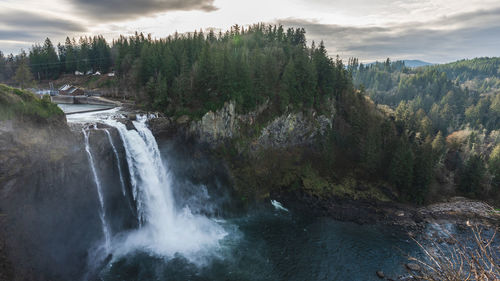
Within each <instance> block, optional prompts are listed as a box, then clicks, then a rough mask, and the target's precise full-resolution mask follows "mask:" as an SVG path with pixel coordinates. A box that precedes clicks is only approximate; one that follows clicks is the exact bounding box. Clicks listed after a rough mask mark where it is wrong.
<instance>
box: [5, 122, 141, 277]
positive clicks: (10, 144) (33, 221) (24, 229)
mask: <svg viewBox="0 0 500 281" xmlns="http://www.w3.org/2000/svg"><path fill="white" fill-rule="evenodd" d="M91 142H92V148H93V153H94V154H95V157H96V158H98V159H99V160H100V161H99V163H102V165H104V166H106V165H108V166H112V165H113V164H114V162H113V154H112V152H111V149H110V148H109V147H108V146H109V143H108V142H107V138H106V136H105V135H104V134H102V135H100V134H99V132H97V133H96V134H95V135H91ZM108 166H106V167H99V169H108V171H112V169H113V167H108ZM115 168H116V167H115ZM109 174H110V175H114V176H116V175H117V173H109ZM102 180H103V181H113V182H115V183H116V182H119V181H116V179H108V178H102ZM110 187H111V188H110V191H109V193H108V194H106V196H107V198H113V197H116V195H114V194H119V195H120V196H122V195H121V191H119V190H120V189H119V187H116V188H113V186H112V185H110ZM113 190H117V192H115V191H113ZM110 201H113V199H110ZM115 201H117V200H115ZM110 207H113V206H110ZM98 210H99V201H98V195H97V193H96V188H95V186H94V184H93V178H92V176H91V172H90V169H89V165H88V159H87V156H86V154H85V150H84V146H83V141H82V136H81V134H80V132H79V131H76V132H72V131H70V129H69V128H68V126H67V125H66V122H65V117H64V116H59V117H58V118H57V119H51V120H47V121H46V122H43V123H34V122H32V121H26V120H25V121H20V120H8V121H2V122H0V264H2V265H6V268H4V270H1V269H0V271H2V274H0V280H9V281H15V280H51V281H57V280H80V279H81V277H82V275H83V274H84V273H85V272H86V271H87V268H86V264H87V262H88V260H91V258H90V257H89V256H88V254H89V249H90V250H91V249H93V248H95V247H96V245H97V242H98V241H100V239H101V238H102V231H101V225H100V220H99V213H98ZM113 210H114V211H117V209H116V208H114V207H113ZM114 215H115V214H114ZM118 217H120V216H119V215H118ZM127 217H133V216H127ZM127 223H128V222H123V221H119V220H118V221H116V223H115V224H114V225H112V227H115V228H123V227H124V225H125V224H127Z"/></svg>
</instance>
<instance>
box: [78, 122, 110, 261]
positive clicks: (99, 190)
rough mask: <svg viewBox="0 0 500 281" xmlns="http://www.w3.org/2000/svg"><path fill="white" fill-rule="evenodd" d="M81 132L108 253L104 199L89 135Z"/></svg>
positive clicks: (107, 231)
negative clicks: (94, 186)
mask: <svg viewBox="0 0 500 281" xmlns="http://www.w3.org/2000/svg"><path fill="white" fill-rule="evenodd" d="M82 131H83V136H84V138H85V151H86V152H87V156H88V159H89V164H90V168H91V171H92V175H93V176H94V183H95V185H96V188H97V194H98V196H99V203H100V205H101V209H100V211H99V217H100V218H101V224H102V232H103V234H104V247H105V249H106V252H109V251H110V248H111V235H110V231H109V227H108V223H107V222H106V212H105V210H106V209H105V208H104V198H103V195H102V187H101V181H100V180H99V177H98V176H97V170H96V168H95V164H94V158H93V157H92V153H91V152H90V144H89V135H88V133H87V131H86V130H85V128H84V129H82Z"/></svg>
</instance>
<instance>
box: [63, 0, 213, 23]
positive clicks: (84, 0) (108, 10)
mask: <svg viewBox="0 0 500 281" xmlns="http://www.w3.org/2000/svg"><path fill="white" fill-rule="evenodd" d="M69 1H70V3H71V4H73V5H74V6H75V7H76V10H75V11H78V10H79V9H80V10H83V11H82V12H83V15H84V16H86V17H89V18H93V19H97V20H100V21H119V20H130V19H131V18H137V17H141V16H148V15H153V14H157V13H161V12H166V11H192V10H201V11H205V12H211V11H215V10H217V8H216V7H215V6H214V0H69Z"/></svg>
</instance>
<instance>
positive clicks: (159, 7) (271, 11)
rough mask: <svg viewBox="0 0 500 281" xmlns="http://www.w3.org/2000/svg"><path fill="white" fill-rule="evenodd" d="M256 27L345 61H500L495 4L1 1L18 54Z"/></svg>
mask: <svg viewBox="0 0 500 281" xmlns="http://www.w3.org/2000/svg"><path fill="white" fill-rule="evenodd" d="M258 22H265V23H281V24H283V25H285V26H295V27H305V28H306V31H307V38H308V40H309V42H311V41H312V40H315V41H320V40H324V42H325V45H326V47H327V48H328V51H329V53H330V55H332V56H335V55H337V54H338V55H340V56H341V57H342V58H344V59H345V58H348V57H358V58H359V59H360V60H361V61H374V60H382V59H384V58H387V57H391V58H392V59H420V60H425V61H429V62H434V63H441V62H448V61H454V60H457V59H462V58H473V57H480V56H500V1H499V0H251V1H240V0H1V2H0V50H2V51H3V52H4V53H10V52H13V53H18V52H19V50H20V49H21V48H24V49H25V50H27V49H29V48H30V46H31V45H32V44H33V43H42V42H43V40H44V39H45V37H49V38H51V39H52V40H53V42H59V41H61V42H63V41H64V38H65V37H66V36H70V37H79V36H82V35H97V34H102V35H104V36H105V37H106V38H108V39H112V38H116V37H118V36H119V35H120V34H122V35H130V34H133V33H134V32H135V31H142V32H144V33H151V34H152V36H153V37H164V36H167V35H169V34H172V33H173V32H175V31H178V32H188V31H194V30H195V29H196V30H199V29H200V28H201V29H206V28H217V29H219V28H220V29H223V30H225V29H228V28H229V27H230V26H231V25H233V24H236V23H237V24H240V25H248V24H252V23H258Z"/></svg>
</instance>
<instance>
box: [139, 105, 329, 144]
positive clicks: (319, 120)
mask: <svg viewBox="0 0 500 281" xmlns="http://www.w3.org/2000/svg"><path fill="white" fill-rule="evenodd" d="M268 106H269V104H268V103H264V104H263V105H261V106H260V107H258V108H257V109H256V110H255V111H253V112H249V113H247V114H238V113H236V110H235V103H234V102H226V103H225V104H224V106H223V107H222V108H221V109H219V110H217V111H215V112H213V111H209V112H207V113H206V114H205V115H203V117H202V118H201V120H191V119H190V118H189V117H188V116H186V115H183V116H180V117H178V118H177V119H172V118H169V117H158V118H154V119H151V120H150V121H149V126H150V128H151V129H152V131H153V133H154V134H155V135H157V136H166V137H172V136H174V135H179V134H180V135H184V136H187V137H193V138H195V139H196V140H197V141H198V142H201V143H207V144H209V145H210V147H212V148H215V147H217V146H219V145H221V144H223V143H224V142H226V141H228V140H232V139H235V138H238V137H242V130H241V129H242V127H243V126H245V127H252V126H255V125H256V122H257V121H256V120H257V119H258V118H259V115H261V114H262V113H263V112H264V111H265V110H267V109H268ZM334 115H335V109H334V106H333V103H332V106H331V110H330V114H329V116H327V115H318V114H317V113H316V112H315V111H310V112H307V113H303V112H290V113H286V114H283V115H281V116H277V117H275V118H274V119H271V120H270V121H268V122H267V124H259V125H258V126H259V127H262V128H261V129H260V132H259V134H258V135H257V136H252V138H254V139H252V140H251V143H252V149H253V150H258V149H259V148H286V147H290V146H297V145H308V144H311V143H312V142H313V141H314V139H315V138H316V136H318V135H323V134H324V133H325V132H326V131H327V129H331V128H332V126H333V120H334ZM243 137H246V136H243Z"/></svg>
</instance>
